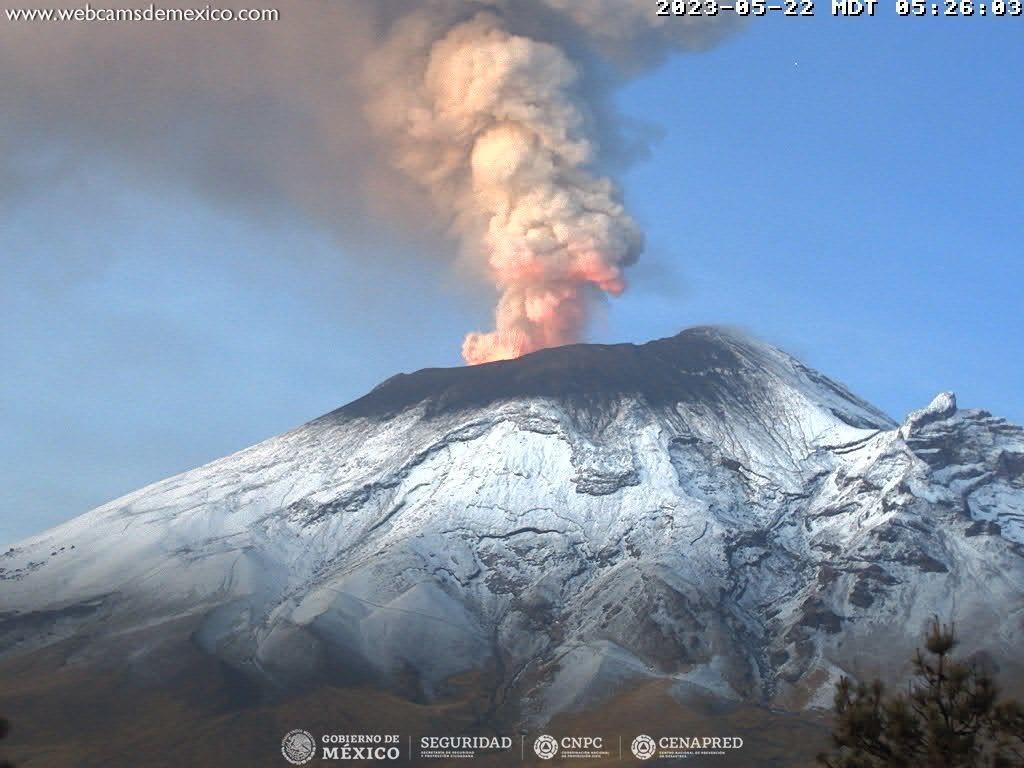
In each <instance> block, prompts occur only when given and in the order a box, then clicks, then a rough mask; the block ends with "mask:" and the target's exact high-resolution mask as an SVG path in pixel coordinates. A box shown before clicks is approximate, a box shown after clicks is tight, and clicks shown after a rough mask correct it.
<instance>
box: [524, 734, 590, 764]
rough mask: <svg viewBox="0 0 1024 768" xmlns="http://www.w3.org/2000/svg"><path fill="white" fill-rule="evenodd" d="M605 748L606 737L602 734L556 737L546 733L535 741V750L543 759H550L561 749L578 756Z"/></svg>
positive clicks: (570, 754) (572, 755) (571, 755)
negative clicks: (601, 735)
mask: <svg viewBox="0 0 1024 768" xmlns="http://www.w3.org/2000/svg"><path fill="white" fill-rule="evenodd" d="M603 748H604V739H603V738H602V737H600V736H563V737H562V738H561V739H556V738H555V737H554V736H549V735H547V734H544V735H543V736H538V737H537V740H536V741H534V742H533V751H534V752H535V753H536V755H537V757H539V758H541V759H542V760H550V759H552V758H553V757H555V756H556V755H557V754H558V753H559V751H561V752H567V753H569V756H570V757H578V756H580V753H584V752H595V751H599V750H601V749H603Z"/></svg>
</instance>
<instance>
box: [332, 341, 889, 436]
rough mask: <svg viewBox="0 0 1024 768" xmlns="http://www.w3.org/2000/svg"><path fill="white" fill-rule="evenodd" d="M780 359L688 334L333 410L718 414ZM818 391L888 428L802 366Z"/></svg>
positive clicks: (454, 372) (467, 375)
mask: <svg viewBox="0 0 1024 768" xmlns="http://www.w3.org/2000/svg"><path fill="white" fill-rule="evenodd" d="M774 352H777V351H775V350H770V348H766V347H765V346H764V345H761V344H759V343H758V342H755V341H752V340H747V339H745V338H744V337H743V336H742V335H741V334H739V333H737V332H727V331H724V330H721V329H718V328H713V327H699V328H691V329H689V330H686V331H683V332H682V333H680V334H678V335H677V336H673V337H671V338H667V339H659V340H657V341H651V342H648V343H647V344H641V345H635V344H612V345H602V344H574V345H570V346H565V347H557V348H554V349H545V350H541V351H539V352H534V353H533V354H530V355H526V356H525V357H522V358H519V359H517V360H507V361H500V362H495V363H488V364H486V365H477V366H470V367H467V368H429V369H425V370H422V371H418V372H416V373H413V374H398V375H397V376H393V377H392V378H390V379H388V380H387V381H385V382H383V383H382V384H380V385H378V386H377V387H376V388H375V389H373V391H371V392H370V393H369V394H367V395H365V396H364V397H361V398H359V399H358V400H356V401H355V402H353V403H350V404H349V405H346V406H344V407H343V408H340V409H338V410H337V411H335V412H334V414H332V415H336V416H339V417H370V418H382V419H383V418H388V417H391V416H393V415H395V414H396V413H398V412H400V411H403V410H405V409H408V408H411V407H414V406H417V405H423V406H424V409H425V413H426V415H428V416H436V415H438V414H443V413H447V412H458V411H467V410H473V409H482V408H487V407H488V406H492V405H494V404H496V403H502V402H509V401H517V400H519V401H522V400H530V399H547V400H554V401H557V402H559V403H561V404H562V405H564V406H568V407H572V408H574V409H576V410H580V411H585V410H587V409H601V408H607V407H608V405H609V404H610V403H614V402H617V401H619V400H621V399H622V398H624V397H629V398H637V399H640V400H643V401H644V402H645V403H647V404H648V405H650V406H653V407H665V406H674V405H676V404H679V403H693V404H701V405H703V406H704V407H707V408H710V409H713V410H725V409H728V408H732V407H736V406H737V405H742V404H744V403H745V402H747V401H750V400H752V399H753V400H757V399H758V395H759V394H760V392H761V391H762V390H763V388H764V387H765V385H766V383H767V382H766V381H765V374H766V370H768V369H771V368H772V366H773V363H775V364H776V365H777V362H778V361H777V359H773V358H775V357H776V355H774V354H772V353H774ZM790 362H792V363H794V364H796V365H797V367H798V368H800V369H802V371H803V372H804V373H805V374H809V375H810V377H813V378H814V379H816V383H818V384H820V385H821V386H822V387H823V388H824V389H831V390H832V391H833V392H834V393H835V395H836V396H837V397H838V398H840V399H842V400H845V401H847V402H849V403H853V404H856V406H857V408H858V409H860V410H863V411H864V413H861V414H857V415H854V414H853V413H852V412H850V413H844V416H846V417H847V418H850V419H851V420H852V422H855V423H854V426H867V427H871V426H874V427H883V426H890V425H891V424H892V422H891V421H890V420H889V418H888V417H886V416H885V415H884V414H883V413H881V412H880V411H878V410H877V409H875V408H873V407H872V406H870V405H869V404H867V403H865V402H863V401H861V400H858V399H857V398H855V397H854V396H853V395H852V394H850V392H849V391H847V390H846V388H845V387H842V386H841V385H839V384H836V383H835V382H832V381H831V380H829V379H827V378H825V377H824V376H821V375H820V374H818V373H817V372H815V371H811V370H810V369H806V368H803V366H799V364H797V363H796V361H793V360H791V359H790Z"/></svg>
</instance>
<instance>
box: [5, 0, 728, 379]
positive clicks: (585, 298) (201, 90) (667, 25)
mask: <svg viewBox="0 0 1024 768" xmlns="http://www.w3.org/2000/svg"><path fill="white" fill-rule="evenodd" d="M250 5H251V4H250ZM732 26H733V20H732V19H730V18H726V17H724V16H722V17H660V16H657V15H656V14H655V7H654V4H653V3H651V2H649V0H586V2H578V0H486V1H480V2H468V1H467V0H422V1H421V2H410V1H408V0H373V1H371V0H367V1H366V2H354V1H353V2H340V1H338V2H329V3H328V2H317V1H315V0H301V2H294V3H289V4H288V5H285V6H283V7H282V8H281V20H280V21H278V22H276V23H260V24H242V23H220V24H216V23H208V24H196V23H193V24H186V23H181V24H177V23H163V24H149V25H146V24H106V25H100V24H77V25H75V24H55V23H50V24H46V23H35V24H32V23H12V22H9V21H3V22H0V71H3V73H4V76H3V78H0V103H2V104H3V110H2V113H0V148H2V149H3V150H4V152H3V159H2V160H0V183H3V182H9V184H10V186H9V188H8V189H5V190H0V200H5V201H9V200H10V199H11V198H12V197H13V196H16V195H19V194H25V190H26V188H31V186H32V177H33V168H35V167H36V165H38V163H36V162H35V161H34V160H33V159H32V158H31V157H29V155H32V154H33V153H34V154H36V155H39V154H42V155H46V156H48V157H50V158H51V160H52V158H54V157H56V158H60V159H61V160H60V162H63V163H66V164H69V165H72V166H74V165H75V164H77V163H80V162H83V158H89V157H98V158H101V159H114V160H117V159H124V160H126V161H127V162H128V163H130V167H131V168H132V169H133V170H135V171H136V172H138V173H140V174H142V175H143V176H144V177H153V178H154V179H163V180H166V179H170V180H175V181H185V182H186V183H188V184H190V185H193V186H194V187H196V188H197V189H199V190H201V191H202V192H204V193H207V194H210V195H213V196H215V197H218V198H225V199H229V200H233V201H241V202H243V203H250V204H257V205H265V206H269V207H272V208H278V207H280V206H282V205H287V206H290V207H292V208H294V209H296V210H299V211H302V212H304V213H306V214H307V215H309V216H311V217H313V218H315V219H316V220H318V221H321V222H323V223H325V224H327V225H328V226H330V227H331V228H332V229H333V231H335V232H336V233H337V234H338V236H339V237H340V238H341V239H342V240H344V241H346V242H350V243H355V244H358V245H359V246H360V247H361V248H362V249H364V250H366V251H367V252H369V253H372V252H373V251H372V249H368V248H367V244H368V243H371V242H373V241H375V240H377V239H378V238H379V237H380V236H381V235H382V233H386V232H388V231H391V230H394V229H396V228H397V229H401V230H404V231H406V232H410V231H417V230H418V229H421V228H422V229H429V228H430V227H431V226H432V222H436V221H440V222H441V227H440V228H441V230H442V232H443V234H444V235H445V236H448V237H452V238H454V239H456V240H457V241H458V243H459V249H458V251H459V257H458V259H457V260H456V268H457V270H458V271H459V272H460V273H464V274H466V275H467V277H468V278H469V279H471V280H473V281H475V284H483V285H486V284H488V283H489V284H490V285H492V286H493V287H494V289H496V291H497V293H498V300H497V307H496V310H495V319H494V329H493V330H492V331H489V332H474V333H470V334H468V335H467V336H466V338H465V341H464V343H463V356H464V358H465V360H466V361H467V362H468V363H481V362H487V361H490V360H496V359H503V358H511V357H517V356H519V355H522V354H525V353H527V352H530V351H533V350H536V349H539V348H542V347H548V346H555V345H559V344H565V343H568V342H572V341H577V340H579V339H580V338H581V336H582V334H583V332H584V330H585V327H586V322H587V317H588V313H589V310H590V307H591V304H592V303H593V302H594V301H595V300H596V299H597V298H598V297H599V296H600V295H602V294H604V295H618V294H619V293H621V292H622V291H623V290H625V288H626V276H625V271H626V269H627V267H629V266H630V265H631V264H632V263H634V262H635V261H636V259H637V258H638V257H639V255H640V252H641V250H642V247H643V237H642V234H641V232H640V231H639V229H638V227H637V225H636V223H635V222H634V221H633V219H632V218H631V217H630V216H629V214H628V213H627V212H626V210H625V209H624V207H623V205H622V202H621V199H620V196H619V193H618V190H617V188H616V186H615V184H614V183H613V182H612V181H611V180H610V179H609V178H607V176H606V175H603V174H602V172H601V170H600V169H601V168H602V159H603V157H602V146H601V145H602V141H601V140H602V139H603V138H606V137H608V136H612V135H614V132H615V125H614V115H613V113H612V111H611V110H610V109H608V107H607V102H606V97H607V94H608V93H609V92H610V91H611V89H613V88H614V86H615V85H617V84H619V83H621V82H624V81H625V80H626V79H627V78H629V77H632V76H635V75H636V74H638V73H640V72H642V71H643V70H644V69H645V68H647V67H649V66H651V65H653V64H655V63H657V61H659V60H660V59H661V58H663V57H664V56H666V55H668V54H670V53H671V52H672V51H674V50H678V49H694V48H700V47H704V46H708V45H711V44H713V43H714V42H715V41H717V40H718V39H719V38H720V37H721V36H722V35H723V34H725V33H727V32H728V31H729V30H730V29H731V27H732ZM26 158H28V159H26ZM26 169H28V170H26ZM53 173H54V171H53V168H52V162H51V163H50V164H49V165H48V166H47V167H46V170H45V172H43V173H41V174H39V175H41V176H43V177H50V176H52V175H53ZM15 181H17V186H16V187H15V186H14V182H15ZM37 181H38V179H37ZM410 181H412V182H413V183H412V184H410V183H409V182H410Z"/></svg>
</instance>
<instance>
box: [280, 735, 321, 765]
mask: <svg viewBox="0 0 1024 768" xmlns="http://www.w3.org/2000/svg"><path fill="white" fill-rule="evenodd" d="M281 754H282V755H284V759H285V760H287V761H288V762H289V763H291V764H292V765H305V764H306V763H308V762H309V761H310V760H312V759H313V756H314V755H315V754H316V739H314V738H313V734H311V733H310V732H309V731H304V730H302V729H301V728H296V729H295V730H292V731H288V733H286V734H285V735H284V738H283V739H281Z"/></svg>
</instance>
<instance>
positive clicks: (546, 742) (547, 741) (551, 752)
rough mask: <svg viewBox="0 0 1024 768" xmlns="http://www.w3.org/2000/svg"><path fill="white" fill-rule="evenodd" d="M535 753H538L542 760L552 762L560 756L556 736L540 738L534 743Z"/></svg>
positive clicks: (545, 735)
mask: <svg viewBox="0 0 1024 768" xmlns="http://www.w3.org/2000/svg"><path fill="white" fill-rule="evenodd" d="M533 751H534V752H536V753H537V757H539V758H540V759H541V760H550V759H551V758H553V757H554V756H555V755H557V754H558V742H557V741H556V740H555V737H554V736H548V735H547V734H544V735H543V736H538V737H537V740H536V741H535V742H533Z"/></svg>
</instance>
